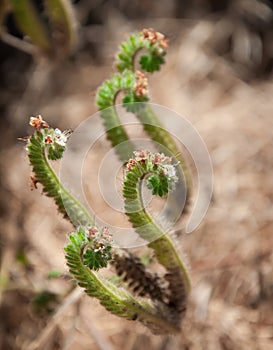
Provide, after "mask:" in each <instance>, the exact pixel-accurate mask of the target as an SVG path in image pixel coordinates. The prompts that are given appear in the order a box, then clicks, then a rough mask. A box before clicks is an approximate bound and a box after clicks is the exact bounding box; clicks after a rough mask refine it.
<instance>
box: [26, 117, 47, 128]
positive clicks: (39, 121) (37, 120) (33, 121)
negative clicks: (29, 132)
mask: <svg viewBox="0 0 273 350" xmlns="http://www.w3.org/2000/svg"><path fill="white" fill-rule="evenodd" d="M29 125H31V126H33V127H34V128H35V129H36V130H40V129H45V128H49V125H48V123H47V122H46V121H45V120H43V118H42V116H41V115H36V116H35V117H30V120H29Z"/></svg>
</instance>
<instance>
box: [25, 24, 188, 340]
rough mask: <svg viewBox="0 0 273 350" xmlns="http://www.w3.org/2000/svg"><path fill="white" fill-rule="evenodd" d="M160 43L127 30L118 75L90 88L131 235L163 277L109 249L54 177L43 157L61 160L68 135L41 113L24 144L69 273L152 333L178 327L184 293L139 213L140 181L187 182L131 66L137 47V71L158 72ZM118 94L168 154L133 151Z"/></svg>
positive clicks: (164, 187)
mask: <svg viewBox="0 0 273 350" xmlns="http://www.w3.org/2000/svg"><path fill="white" fill-rule="evenodd" d="M166 46H167V40H166V39H165V38H164V36H163V35H162V34H160V33H157V32H155V31H153V30H152V29H149V30H143V31H142V32H141V33H139V34H133V35H132V36H131V37H130V38H129V39H128V40H127V41H126V42H124V43H123V44H122V45H121V49H120V52H119V53H118V55H117V64H116V66H117V68H118V70H119V71H120V72H118V73H116V74H114V76H113V77H112V79H110V80H108V81H106V82H105V83H103V85H102V86H101V87H100V88H99V89H98V93H97V105H98V107H99V110H100V114H101V117H102V119H103V122H104V125H105V128H106V131H107V137H108V139H109V141H110V142H111V144H112V147H114V148H115V151H116V152H117V155H118V156H119V158H120V159H121V161H122V162H123V164H124V163H126V166H125V175H124V182H123V190H122V193H123V197H124V207H125V214H126V215H127V217H128V219H129V221H130V222H131V223H132V226H133V227H134V229H135V230H136V232H137V233H138V235H139V236H140V237H141V238H143V239H144V240H146V241H147V245H148V247H149V248H150V249H151V250H152V251H153V253H154V256H155V258H156V259H157V261H158V263H159V264H160V265H162V267H163V268H164V271H165V272H164V273H163V274H161V275H160V274H158V273H156V272H153V271H151V270H150V269H149V266H147V265H145V264H143V262H142V261H141V259H139V258H138V257H136V256H135V255H134V254H133V253H129V252H127V251H125V250H123V249H121V248H118V247H116V246H114V244H113V242H112V239H111V235H110V233H109V230H108V229H107V228H106V227H98V226H96V225H95V223H94V220H93V218H92V217H91V216H90V214H89V213H88V212H87V210H86V209H85V208H84V206H83V205H82V204H81V203H79V201H78V200H77V199H76V198H74V197H73V196H72V195H71V193H70V192H69V191H68V190H67V189H66V188H65V187H64V186H63V184H62V183H61V182H60V180H59V179H58V177H57V176H56V174H55V173H54V171H53V169H52V167H51V165H50V161H54V160H57V159H61V158H62V155H63V153H64V151H65V148H66V142H67V139H68V137H69V135H68V133H67V132H61V131H60V130H59V129H53V128H51V127H50V126H49V125H48V123H47V122H45V121H44V120H43V119H42V117H41V116H37V117H32V118H31V120H30V124H31V125H32V126H33V127H34V128H35V129H36V130H35V132H34V134H33V135H32V136H31V137H30V138H29V139H28V144H27V150H28V156H29V160H30V164H31V166H32V169H33V172H34V177H33V181H34V184H35V185H36V182H39V183H41V184H42V186H43V192H44V193H45V194H46V195H47V196H49V197H52V198H53V199H54V201H55V203H56V205H57V207H58V209H59V211H60V212H61V213H62V214H63V215H64V216H65V217H66V218H67V219H68V220H70V221H71V223H72V224H73V225H74V227H75V231H74V232H73V233H71V234H70V235H69V243H68V244H67V246H66V247H65V254H66V261H67V265H68V267H69V271H70V273H71V275H73V276H74V278H75V279H76V281H77V282H78V284H79V285H80V286H81V287H83V288H84V289H85V291H86V293H87V294H88V295H90V296H91V297H96V298H97V299H99V300H100V303H101V304H102V305H103V306H104V307H105V308H106V309H107V310H108V311H110V312H111V313H113V314H115V315H118V316H121V317H124V318H126V319H129V320H138V321H140V322H142V323H143V324H145V325H147V326H148V327H149V328H150V329H151V330H152V331H153V332H155V333H177V332H179V330H180V323H181V319H182V317H183V315H184V312H185V309H186V303H187V296H188V293H189V291H190V280H189V276H188V273H187V269H186V267H185V264H184V263H183V262H182V260H181V258H180V256H179V254H178V252H177V251H176V248H175V246H174V243H173V241H172V240H171V238H170V236H169V235H168V234H167V233H166V232H165V229H164V228H163V227H162V225H161V224H159V223H157V222H156V221H155V219H154V217H153V215H152V214H151V213H150V212H148V211H147V210H146V208H145V206H144V203H143V196H142V185H143V184H146V185H147V187H148V189H150V190H151V192H152V194H153V195H154V196H159V197H166V196H167V195H168V194H169V192H170V191H172V190H173V189H174V188H175V186H176V183H177V182H178V181H182V178H181V177H179V176H178V169H179V168H181V171H182V172H183V173H184V178H185V181H186V185H188V184H190V179H189V175H188V172H187V168H186V165H185V162H184V159H183V158H182V155H181V154H180V152H179V149H178V148H177V146H176V144H175V142H174V141H173V139H172V138H171V136H170V135H169V134H168V133H167V132H166V131H165V130H164V127H163V125H161V123H160V121H159V119H158V118H157V116H156V115H155V114H154V112H153V111H152V109H151V107H150V106H149V105H148V103H147V101H148V100H149V98H148V90H147V88H148V82H147V78H146V76H145V75H144V73H142V72H139V71H137V72H135V71H134V66H135V60H136V57H137V54H138V52H139V51H141V50H142V49H145V52H144V54H143V55H141V56H140V65H141V67H142V69H143V70H146V71H148V72H153V71H156V70H159V68H160V64H162V63H164V56H165V54H166V51H165V50H166ZM120 92H123V93H124V98H123V106H124V107H125V108H126V109H127V110H128V111H130V112H133V113H135V115H136V116H137V117H138V118H139V120H140V121H141V123H142V125H143V127H144V130H145V131H146V132H147V133H148V134H149V135H150V137H151V139H152V140H154V141H156V144H157V145H158V144H159V145H160V144H161V145H163V146H164V147H165V148H166V149H167V150H168V152H169V154H166V155H165V154H163V153H162V152H156V153H151V152H150V151H148V150H135V149H134V146H133V143H132V142H130V138H129V136H128V135H127V133H126V130H125V129H124V127H123V126H122V124H121V122H120V120H119V116H118V113H117V110H116V109H115V102H116V96H117V94H118V93H120ZM124 141H127V143H126V144H127V146H126V147H122V143H123V142H124ZM128 145H129V146H128ZM120 146H121V147H120ZM171 154H176V155H177V158H178V159H179V161H180V163H176V164H174V162H173V159H172V157H171V156H170V155H171ZM68 209H69V210H68ZM67 212H69V215H68V214H67ZM108 263H110V265H111V266H112V268H115V271H116V272H115V273H114V274H113V276H112V277H114V278H105V277H103V276H102V275H101V274H100V272H99V270H100V269H102V268H104V267H106V266H107V265H108ZM117 276H119V278H117Z"/></svg>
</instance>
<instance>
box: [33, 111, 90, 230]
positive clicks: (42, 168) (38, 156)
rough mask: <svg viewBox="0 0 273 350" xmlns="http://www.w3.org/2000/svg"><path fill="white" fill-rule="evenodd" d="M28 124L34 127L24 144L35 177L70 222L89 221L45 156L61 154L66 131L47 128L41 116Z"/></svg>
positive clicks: (82, 222) (50, 157)
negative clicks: (25, 144)
mask: <svg viewBox="0 0 273 350" xmlns="http://www.w3.org/2000/svg"><path fill="white" fill-rule="evenodd" d="M30 124H31V125H32V126H33V127H35V129H36V131H35V133H34V134H33V135H32V136H31V138H30V139H29V140H28V144H27V151H28V158H29V161H30V164H31V166H32V170H33V172H34V174H35V180H36V181H38V182H40V183H41V184H42V186H43V192H44V193H45V194H46V195H47V196H48V197H52V198H53V199H54V201H55V203H56V205H57V207H58V209H59V211H60V213H62V214H63V215H64V217H66V218H68V219H69V220H70V221H71V222H72V223H73V225H75V226H77V225H91V224H92V223H93V219H92V218H91V217H90V215H89V214H88V213H87V211H86V210H85V208H84V207H83V206H82V205H81V204H80V203H79V202H78V201H77V200H76V199H75V198H74V197H73V196H72V195H71V194H70V193H69V192H68V190H67V189H66V188H65V187H64V186H63V185H62V184H61V182H60V180H59V179H58V177H57V175H56V174H55V172H54V170H53V169H52V167H51V166H50V164H49V161H48V159H50V160H57V159H60V158H61V157H62V155H63V152H64V151H65V143H66V140H67V136H66V134H65V133H62V132H61V131H60V130H59V129H55V130H54V129H52V128H50V127H49V125H48V124H47V123H46V122H45V121H44V120H43V119H42V117H41V116H37V117H32V118H31V119H30ZM67 212H69V216H68V215H67Z"/></svg>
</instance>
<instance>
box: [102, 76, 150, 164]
mask: <svg viewBox="0 0 273 350" xmlns="http://www.w3.org/2000/svg"><path fill="white" fill-rule="evenodd" d="M141 79H142V84H141V83H140V80H141ZM143 79H144V78H143V77H142V73H139V74H135V73H133V72H130V71H128V70H125V71H124V72H123V73H116V74H114V75H113V77H112V79H111V80H106V81H105V82H104V83H103V85H102V86H101V87H100V88H99V89H98V92H97V97H96V103H97V105H98V107H99V110H100V111H101V113H100V114H101V117H102V119H103V122H104V127H105V130H106V131H107V138H108V140H109V141H110V142H111V144H112V147H115V150H116V152H117V154H118V156H119V158H120V160H121V161H122V162H125V161H127V160H128V158H129V157H130V156H132V154H133V151H134V146H133V144H132V143H131V141H129V137H128V135H127V133H126V131H125V129H124V127H123V126H122V125H121V122H120V120H119V117H118V114H117V112H116V110H115V101H116V97H117V95H118V94H119V93H120V92H124V94H125V96H124V98H123V103H126V104H128V103H129V105H134V103H136V102H144V101H147V100H148V97H147V90H145V86H143ZM144 85H145V82H144Z"/></svg>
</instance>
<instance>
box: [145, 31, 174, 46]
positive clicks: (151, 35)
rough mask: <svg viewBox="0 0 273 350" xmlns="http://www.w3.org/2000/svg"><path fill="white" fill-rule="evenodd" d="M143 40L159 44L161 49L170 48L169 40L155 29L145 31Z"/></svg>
mask: <svg viewBox="0 0 273 350" xmlns="http://www.w3.org/2000/svg"><path fill="white" fill-rule="evenodd" d="M142 36H143V39H146V40H149V41H150V43H151V44H157V45H158V46H159V47H160V48H162V49H166V48H167V47H168V39H166V38H165V36H164V35H163V34H162V33H159V32H156V31H155V30H154V29H152V28H149V29H143V31H142Z"/></svg>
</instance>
